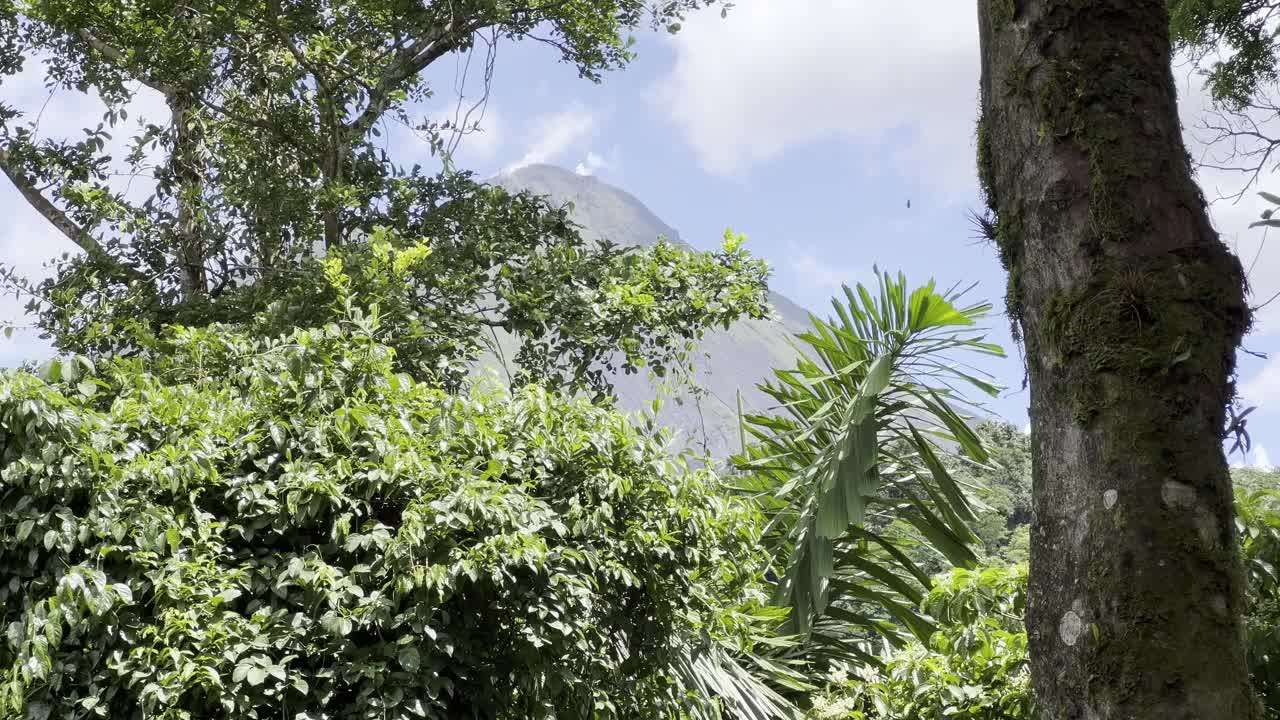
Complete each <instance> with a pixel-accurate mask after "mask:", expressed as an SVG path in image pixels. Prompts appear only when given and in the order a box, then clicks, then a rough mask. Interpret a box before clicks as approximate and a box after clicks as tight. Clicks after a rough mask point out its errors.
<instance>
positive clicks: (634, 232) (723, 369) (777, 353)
mask: <svg viewBox="0 0 1280 720" xmlns="http://www.w3.org/2000/svg"><path fill="white" fill-rule="evenodd" d="M493 182H495V183H497V184H499V185H502V186H504V187H507V188H509V189H527V190H531V191H533V192H535V193H538V194H540V195H546V196H549V197H550V198H552V199H553V200H554V201H555V202H557V203H566V202H569V203H573V208H574V209H573V216H574V219H575V220H576V222H578V223H579V224H580V225H582V226H583V228H584V233H585V234H586V236H587V237H589V238H606V239H608V240H611V241H613V242H615V243H618V244H622V245H648V244H651V243H653V242H655V241H656V240H657V239H658V238H659V237H666V238H667V239H668V240H670V241H672V242H682V240H681V238H680V233H679V232H677V231H676V230H675V229H674V228H672V227H671V226H669V225H667V224H666V223H664V222H663V221H662V220H661V219H660V218H659V217H658V216H657V215H655V214H653V212H652V211H650V210H649V209H648V208H647V207H645V206H644V204H643V203H641V202H640V201H639V200H638V199H636V198H635V197H634V196H632V195H630V194H628V193H627V192H625V191H623V190H621V189H619V188H616V187H614V186H612V185H609V184H608V183H605V182H602V181H601V180H598V179H596V178H594V177H591V176H582V175H577V174H575V173H573V172H570V171H568V170H565V169H562V168H558V167H553V166H550V165H530V166H528V167H525V168H522V169H520V170H517V171H515V172H514V173H510V174H505V175H502V176H500V177H498V178H496V179H495V180H494V181H493ZM771 300H772V302H773V305H774V308H775V310H776V313H777V316H778V317H777V319H776V320H750V321H743V322H740V323H738V324H737V325H735V326H733V327H732V328H730V329H729V330H727V331H715V332H711V333H708V334H707V336H706V338H705V339H704V341H703V343H702V346H701V348H700V354H704V355H706V357H699V359H698V362H697V365H698V367H697V377H698V379H699V382H700V384H701V386H702V387H703V388H704V389H705V390H706V391H707V394H706V396H705V397H704V398H703V399H702V401H701V413H699V407H698V406H697V404H695V403H694V402H692V400H691V399H690V398H689V397H684V396H681V397H676V398H672V399H669V400H667V401H666V403H665V405H664V408H663V411H662V413H661V414H660V416H659V419H660V421H662V422H663V423H664V424H666V425H667V426H668V427H671V428H673V429H675V430H676V431H677V433H678V438H679V440H680V441H681V442H682V443H683V444H685V445H687V446H690V447H694V448H696V449H701V448H702V447H703V442H704V440H703V438H704V435H705V444H706V448H707V449H708V450H709V451H710V453H711V455H712V456H713V457H715V458H721V459H722V458H725V457H728V456H729V455H731V454H733V453H734V452H736V451H737V450H738V429H737V400H736V396H737V392H738V391H739V390H741V391H742V397H743V404H744V405H745V407H746V409H747V410H748V411H753V410H755V411H760V410H764V409H765V408H767V407H768V405H767V403H768V399H767V398H766V397H765V396H764V395H763V394H762V393H760V392H759V391H758V390H756V388H755V386H756V384H757V383H759V382H761V381H763V380H764V379H766V378H767V377H768V376H769V374H770V371H771V370H772V368H774V367H779V366H789V365H790V364H791V363H792V362H793V359H794V357H795V351H794V349H793V348H792V346H791V344H790V342H789V338H790V336H791V335H792V334H794V333H795V332H797V331H799V330H801V329H803V328H804V327H805V326H806V325H807V324H808V314H807V313H806V312H805V310H803V309H802V308H801V307H800V306H799V305H797V304H795V303H794V302H792V301H791V300H789V299H787V298H786V297H784V296H782V295H778V294H777V293H772V294H771ZM615 387H616V388H617V391H618V395H619V399H620V400H621V403H622V405H623V407H624V408H626V409H628V410H637V409H640V408H642V407H647V406H648V404H649V402H650V401H651V400H652V399H653V397H654V395H655V388H654V387H653V385H652V384H650V383H649V382H648V381H647V380H646V379H645V378H643V377H638V376H634V375H633V376H619V377H617V378H615ZM704 427H705V432H704Z"/></svg>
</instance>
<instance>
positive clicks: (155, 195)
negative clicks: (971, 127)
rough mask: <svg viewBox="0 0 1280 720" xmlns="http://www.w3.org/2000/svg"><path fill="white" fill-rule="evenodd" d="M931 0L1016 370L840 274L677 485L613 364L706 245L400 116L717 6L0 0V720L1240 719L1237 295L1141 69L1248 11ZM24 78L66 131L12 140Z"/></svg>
mask: <svg viewBox="0 0 1280 720" xmlns="http://www.w3.org/2000/svg"><path fill="white" fill-rule="evenodd" d="M977 5H978V10H979V14H980V18H981V21H980V25H981V32H982V54H983V59H984V63H983V68H984V76H983V83H982V87H981V88H980V91H981V94H982V98H983V100H982V114H981V117H980V118H979V122H978V130H977V149H978V157H977V165H978V174H979V176H980V178H981V181H982V184H983V193H984V199H985V201H986V203H987V205H988V207H987V209H986V211H985V212H983V213H980V214H979V218H978V219H979V226H980V227H981V228H982V229H983V231H984V233H985V235H986V236H987V237H986V240H987V241H989V242H990V243H991V244H992V245H993V246H994V247H995V248H996V249H997V251H998V253H999V255H1000V259H1001V261H1002V263H1003V266H1004V268H1005V270H1006V271H1007V273H1008V294H1007V297H1006V298H1005V301H1006V304H1005V307H1003V308H1000V310H1005V311H1007V314H1008V316H1009V318H1010V319H1011V320H1012V321H1013V323H1014V324H1015V328H1016V330H1017V332H1016V337H1017V340H1018V343H1019V345H1018V347H1017V348H1016V349H1015V348H1008V350H1009V352H1008V353H1007V356H1006V349H1005V348H1002V347H999V346H997V345H996V344H993V343H992V342H991V340H990V339H989V337H988V332H987V331H986V330H985V329H984V328H987V327H989V326H990V325H991V323H992V321H995V322H1003V319H1002V318H1001V317H1000V312H999V311H998V310H997V309H996V308H995V306H994V305H993V304H991V303H989V302H986V301H984V300H982V299H978V298H974V297H972V294H973V293H972V291H971V290H968V291H967V290H964V289H963V288H941V287H939V286H937V285H935V283H933V282H929V281H915V282H913V281H911V280H909V279H908V278H907V277H906V276H905V275H903V274H901V273H896V272H882V271H879V270H877V271H876V274H875V279H874V281H870V282H866V283H864V284H857V283H852V282H851V283H850V285H849V286H846V287H845V288H844V289H843V292H842V293H841V294H839V295H838V296H837V297H835V298H833V299H832V301H831V305H830V308H828V309H826V310H825V311H824V312H823V313H822V314H821V315H814V316H811V318H810V321H809V324H808V326H807V327H806V328H805V329H804V331H803V332H800V333H799V334H797V335H796V336H795V338H794V343H795V347H796V350H797V353H796V356H795V360H794V362H791V363H789V364H785V365H782V366H780V367H778V368H776V369H775V370H774V373H773V375H772V377H771V378H770V379H769V380H768V381H767V382H765V383H764V384H763V385H762V387H761V388H760V389H761V391H762V392H763V394H764V395H765V396H767V397H768V398H769V399H770V400H771V403H770V407H769V409H768V410H767V411H749V412H748V411H744V412H742V413H741V414H740V416H739V418H738V431H739V433H740V436H741V443H740V447H739V452H738V453H737V454H735V455H734V456H733V457H732V458H728V459H727V460H725V461H724V462H712V461H709V459H708V458H705V457H701V456H699V455H698V454H697V453H696V452H695V451H693V450H686V449H683V448H682V447H681V446H679V445H677V444H676V443H674V442H672V436H671V434H670V433H669V432H668V431H667V430H666V429H664V428H663V427H661V425H660V423H659V422H657V420H656V417H655V415H654V413H652V412H641V413H630V412H624V411H623V410H622V409H621V408H620V407H619V405H618V403H617V402H616V398H615V387H614V384H615V382H617V379H618V378H619V377H625V376H627V375H636V374H641V375H646V376H650V377H654V378H671V379H672V381H673V382H674V383H676V384H679V383H681V382H690V381H689V378H690V377H691V375H690V368H692V367H694V366H695V365H696V363H697V362H698V358H699V355H698V352H697V349H698V346H699V342H700V341H702V340H703V339H704V338H705V337H706V336H707V335H708V334H709V333H711V332H714V331H716V330H720V329H725V328H730V327H732V326H734V324H735V323H738V322H743V321H758V320H765V319H768V318H770V317H771V316H772V313H773V310H772V309H771V307H770V295H769V289H768V285H767V282H768V279H769V276H770V270H769V267H768V266H767V265H766V263H765V262H763V261H762V260H760V259H759V258H757V257H755V256H753V255H752V254H751V253H750V252H749V251H748V244H747V243H745V242H744V240H745V239H744V237H743V236H741V235H738V234H735V233H733V232H731V231H726V233H725V235H724V237H723V240H722V241H720V242H718V243H717V245H716V247H715V248H714V249H711V250H696V249H693V248H691V247H690V246H688V245H685V244H682V243H678V242H669V241H666V240H662V241H658V242H655V243H653V244H650V245H645V246H642V247H631V246H626V247H623V246H619V245H615V244H613V243H611V242H609V241H608V239H599V238H594V237H589V236H588V235H587V234H586V233H584V232H583V231H582V228H580V227H579V226H577V225H576V224H575V222H574V220H573V216H572V213H571V208H568V207H564V206H560V205H557V204H555V203H553V202H551V201H549V200H548V199H547V198H545V197H540V196H538V195H536V194H534V193H530V192H524V191H517V190H510V189H505V188H503V187H500V186H499V185H496V184H490V183H488V182H485V181H483V180H482V179H480V178H477V177H476V176H475V175H473V174H472V173H470V172H468V171H467V170H466V169H464V168H458V167H455V166H454V165H453V163H452V160H451V150H452V145H451V142H452V140H451V138H455V137H456V136H455V135H452V134H451V132H452V131H453V130H456V129H457V128H455V127H451V126H449V124H448V123H432V122H427V123H425V124H423V123H421V121H420V120H419V119H416V118H414V117H413V116H412V115H411V112H412V107H413V103H414V102H416V101H418V100H421V99H422V98H425V97H428V96H429V95H430V94H431V92H432V91H433V88H432V87H431V86H430V84H429V83H428V82H427V81H426V80H425V77H426V76H425V74H424V73H426V72H427V71H428V70H429V69H430V68H431V66H432V65H433V63H437V62H438V61H440V59H441V58H446V57H451V56H453V55H456V54H458V53H464V52H467V51H469V50H471V49H473V48H474V47H475V45H476V43H477V42H479V40H478V38H480V37H482V35H483V36H485V37H502V38H505V39H508V40H512V41H531V40H530V38H533V39H537V40H539V41H542V42H545V43H548V44H549V45H550V46H552V47H554V48H555V50H556V51H557V52H558V53H559V55H560V57H561V59H562V60H563V61H564V62H565V63H566V64H567V65H569V66H570V67H572V68H573V69H574V70H576V71H577V72H578V73H579V74H581V75H582V76H584V77H586V78H588V79H592V80H605V75H606V74H607V73H608V72H610V71H614V70H619V69H622V68H623V67H624V66H626V65H627V64H628V62H629V61H630V60H631V59H632V54H631V50H630V47H631V46H630V44H629V43H628V42H627V38H628V37H629V35H630V34H631V33H633V32H640V31H645V30H647V29H650V28H653V29H659V30H664V31H667V32H671V33H677V32H679V31H680V29H681V22H682V21H683V20H684V19H685V18H686V16H687V15H689V14H692V13H707V12H716V11H717V10H718V11H720V12H722V13H725V14H727V15H729V16H732V13H733V8H732V3H723V2H721V3H716V2H714V0H673V1H671V2H661V3H646V2H643V0H556V1H554V2H547V1H543V0H453V1H452V2H434V1H433V2H420V1H419V0H390V1H388V0H377V1H376V2H375V1H371V0H219V1H218V2H212V1H206V0H193V1H189V2H185V3H178V2H172V1H171V0H133V1H132V2H123V3H122V2H115V1H114V0H0V170H3V173H4V175H5V176H6V178H7V182H8V183H9V184H10V185H11V186H12V188H13V190H14V191H16V193H17V195H19V196H21V198H22V199H23V201H24V202H26V203H27V204H29V205H30V206H31V208H32V209H33V210H34V211H35V212H37V213H38V214H39V216H40V217H41V218H42V219H43V220H44V221H46V222H47V223H48V225H49V227H50V228H52V229H53V230H54V231H56V232H57V233H59V234H60V235H61V236H63V237H64V238H65V239H67V240H68V241H70V242H72V243H74V245H75V246H77V247H78V248H79V251H78V252H76V253H72V254H68V255H67V256H65V257H63V258H61V259H60V260H58V261H56V263H55V265H54V266H53V268H52V272H51V273H50V274H48V275H47V276H45V277H42V278H28V277H26V276H24V275H23V274H22V273H20V272H18V271H16V270H15V269H13V268H12V267H6V268H5V269H4V270H3V272H0V280H3V283H4V287H5V290H6V292H10V293H16V294H17V295H19V296H20V297H21V298H22V299H23V302H24V303H25V304H26V310H27V312H28V316H29V318H30V319H31V322H32V323H34V325H35V326H36V327H37V328H38V329H39V331H40V332H41V333H43V334H44V336H45V337H46V338H48V339H49V340H50V341H51V342H52V345H53V347H54V348H55V351H56V355H55V356H54V357H52V358H46V359H42V360H39V361H33V362H31V363H28V364H26V365H25V366H23V367H20V368H12V369H7V370H4V371H0V632H2V633H3V638H0V720H19V719H29V720H50V719H55V718H56V719H58V720H62V719H66V720H72V719H76V720H79V719H80V718H110V719H111V720H117V719H119V720H131V719H137V720H142V719H143V718H148V719H164V720H205V719H213V718H245V719H253V718H262V719H263V720H266V719H268V718H289V719H292V720H322V719H331V720H355V719H357V718H359V719H364V720H391V719H396V720H409V719H411V718H440V719H445V718H477V719H494V720H517V719H526V718H529V719H533V718H561V719H566V720H578V719H582V720H585V719H587V718H601V719H608V718H618V719H620V720H635V719H640V720H643V719H648V718H654V719H658V718H664V719H666V718H669V719H672V720H677V719H679V720H686V719H687V720H702V719H711V718H725V719H735V720H769V719H770V718H810V719H822V720H838V719H839V720H844V719H859V720H871V719H876V720H935V719H936V720H941V719H943V718H973V719H975V720H1024V719H1025V720H1031V719H1032V718H1047V719H1050V720H1065V719H1066V718H1072V719H1074V718H1089V719H1090V720H1092V719H1094V718H1099V719H1110V718H1117V719H1118V718H1130V717H1138V715H1134V714H1132V712H1133V708H1137V707H1147V708H1154V709H1156V710H1159V711H1160V712H1161V713H1166V714H1159V715H1158V716H1159V717H1168V718H1174V719H1175V720H1177V719H1181V718H1188V719H1189V718H1193V717H1194V718H1198V719H1200V720H1205V719H1206V718H1215V719H1216V718H1223V719H1224V720H1226V719H1229V720H1254V719H1256V718H1264V717H1265V718H1270V717H1280V570H1277V568H1278V567H1280V473H1275V472H1268V471H1265V470H1261V469H1236V470H1229V469H1228V464H1227V460H1228V458H1227V455H1226V450H1227V449H1229V444H1228V446H1225V447H1224V444H1223V443H1224V438H1228V439H1239V440H1241V441H1242V442H1243V441H1246V438H1247V436H1246V435H1244V432H1245V430H1244V428H1245V426H1244V425H1243V424H1242V423H1240V422H1237V423H1235V424H1234V425H1231V430H1233V432H1228V429H1227V428H1228V425H1229V424H1230V423H1229V421H1230V419H1231V418H1236V417H1237V415H1238V414H1245V415H1247V411H1245V409H1243V408H1238V407H1237V405H1236V397H1235V395H1234V390H1233V382H1234V357H1235V352H1236V350H1237V348H1238V347H1239V344H1240V342H1241V339H1242V337H1243V335H1244V333H1245V332H1246V331H1247V329H1248V327H1249V323H1250V313H1251V308H1250V307H1249V306H1248V304H1247V303H1246V301H1245V295H1244V291H1245V289H1244V281H1243V275H1242V270H1241V266H1240V263H1239V261H1238V260H1237V259H1236V258H1235V256H1234V255H1233V254H1231V253H1230V252H1229V251H1228V250H1227V248H1226V246H1225V245H1224V244H1223V243H1222V242H1220V241H1219V239H1218V236H1217V234H1216V232H1214V231H1213V229H1212V227H1211V225H1210V224H1209V222H1208V219H1207V215H1206V214H1205V203H1204V198H1203V197H1202V195H1201V193H1200V190H1199V189H1198V187H1197V186H1196V184H1195V182H1194V180H1193V175H1192V168H1191V166H1190V163H1189V161H1188V160H1187V159H1186V152H1185V149H1184V148H1183V146H1182V139H1181V135H1180V134H1179V129H1178V118H1177V114H1176V102H1175V101H1176V95H1175V93H1174V87H1173V82H1172V77H1171V74H1170V71H1169V67H1170V61H1171V58H1172V54H1173V52H1174V51H1175V49H1178V50H1179V51H1181V52H1184V53H1191V54H1194V55H1195V56H1196V57H1197V58H1199V61H1200V62H1202V63H1203V67H1204V68H1205V69H1206V70H1207V71H1208V72H1209V73H1210V79H1211V81H1212V87H1213V88H1214V93H1215V98H1216V100H1217V101H1218V102H1220V103H1221V104H1222V106H1223V107H1224V108H1228V109H1234V110H1242V108H1247V107H1249V106H1250V105H1251V104H1253V105H1255V106H1256V105H1257V104H1259V103H1261V102H1263V100H1261V99H1260V98H1261V97H1262V95H1261V93H1262V92H1263V90H1265V89H1266V88H1269V87H1271V86H1272V85H1273V84H1274V83H1275V81H1276V69H1275V57H1276V47H1275V42H1276V40H1275V38H1276V35H1275V34H1274V33H1271V32H1270V31H1269V30H1266V31H1264V29H1266V28H1269V27H1270V26H1269V25H1267V24H1266V22H1265V20H1266V18H1265V17H1263V16H1265V15H1266V13H1269V12H1272V11H1274V9H1275V8H1274V7H1272V5H1271V4H1269V3H1241V2H1234V3H1233V2H1225V3H1223V2H1210V1H1209V0H1174V1H1173V2H1166V1H1165V0H1052V1H1050V0H1043V1H1042V2H1030V3H1022V2H1008V1H1007V0H979V2H978V3H977ZM1218 46H1231V47H1232V48H1234V50H1235V52H1234V54H1231V55H1230V56H1229V57H1228V60H1227V61H1226V62H1219V61H1218V60H1216V59H1215V57H1216V56H1214V55H1212V54H1210V52H1209V49H1210V48H1211V47H1218ZM32 67H36V68H40V69H41V72H43V75H44V78H45V81H46V82H47V84H48V86H49V87H51V88H55V89H57V90H58V91H60V92H65V93H79V94H84V95H86V96H91V97H92V98H94V99H95V100H96V101H97V102H100V103H101V105H102V107H103V108H104V109H105V114H104V115H103V120H102V122H101V124H99V122H98V118H97V117H86V118H85V119H84V124H86V125H88V126H89V127H87V128H86V130H85V133H84V135H83V136H82V137H79V138H73V139H50V138H48V137H45V136H42V135H40V134H39V133H37V132H36V126H37V125H38V123H39V113H40V108H39V107H25V106H20V105H10V104H6V103H5V101H4V96H3V94H2V91H3V87H4V86H3V82H4V80H5V79H6V78H8V77H12V76H16V75H17V74H18V73H19V72H29V71H30V69H31V68H32ZM605 81H607V80H605ZM978 91H979V88H975V92H978ZM142 95H145V96H147V97H150V98H153V99H156V100H157V102H160V103H161V104H162V105H163V106H164V108H165V116H166V117H167V121H166V122H148V123H146V124H136V123H135V124H131V123H129V122H128V111H127V108H128V107H129V106H130V103H132V102H133V101H135V100H136V99H137V98H138V97H140V96H142ZM1135 108H1137V110H1136V111H1135ZM389 121H395V122H400V123H404V124H410V125H415V126H417V127H416V129H417V131H419V132H420V133H422V134H424V135H425V136H427V137H430V138H431V139H432V142H433V144H434V145H433V146H434V147H435V148H436V150H437V151H438V152H439V153H440V154H441V155H442V156H443V157H444V158H445V160H446V162H445V163H444V166H445V167H444V169H443V171H441V172H439V173H436V172H428V171H426V170H424V169H423V168H421V167H403V166H401V165H399V164H398V163H397V162H396V160H395V159H394V158H393V157H391V156H390V155H389V154H388V153H387V152H386V150H385V148H384V146H383V145H382V144H381V143H380V142H379V141H378V140H377V138H378V137H379V136H380V134H381V130H380V128H381V127H383V123H385V122H389ZM122 137H123V138H124V147H125V153H124V154H123V155H120V154H116V155H114V156H113V155H112V154H111V153H110V152H109V151H108V149H107V145H108V142H109V141H110V142H119V141H120V140H121V138H122ZM1064 168H1065V169H1064ZM126 175H132V176H137V175H146V176H148V177H150V178H151V179H152V181H151V182H150V183H149V184H147V186H146V188H145V189H144V190H141V191H140V190H139V189H138V188H137V187H133V186H129V187H123V186H122V185H121V184H120V182H119V178H120V177H122V176H126ZM7 189H8V188H6V190H7ZM4 260H5V259H4V258H0V261H4ZM499 337H501V338H502V340H501V341H500V340H499ZM503 348H506V349H508V350H511V349H514V350H511V351H512V352H513V354H512V355H511V356H510V357H506V358H504V361H505V362H504V366H503V367H504V370H505V373H504V374H503V375H502V377H501V379H500V381H499V382H496V383H494V382H485V381H483V380H482V377H483V376H485V373H483V372H482V371H481V368H482V367H483V366H484V365H485V363H487V362H489V360H490V359H491V358H492V356H493V355H495V354H497V353H500V352H502V351H503ZM977 358H981V359H984V360H998V361H1000V362H1008V363H1017V362H1022V363H1024V365H1025V369H1026V375H1027V378H1028V381H1029V384H1030V389H1031V396H1030V397H1031V425H1030V428H1029V431H1024V429H1023V428H1019V427H1015V426H1013V425H1010V424H1008V423H1005V422H1003V421H1000V420H999V419H996V418H992V417H991V416H990V415H989V413H988V412H987V411H986V410H985V408H984V405H983V401H984V399H987V398H991V397H994V396H996V395H998V394H999V393H1000V392H1001V391H1002V390H1003V388H1001V387H998V386H997V384H995V382H994V381H993V380H991V379H990V378H989V377H987V376H986V375H985V374H984V373H982V372H981V371H979V370H975V369H972V367H971V365H970V362H971V361H973V360H974V359H977ZM660 401H661V399H660V398H659V399H656V400H655V402H660ZM1156 568H1160V569H1159V570H1156ZM1081 587H1087V592H1086V591H1084V590H1079V589H1078V588H1081ZM1073 593H1074V594H1073ZM1117 608H1118V609H1117ZM1154 619H1159V620H1160V621H1161V622H1162V623H1164V627H1166V628H1167V631H1166V632H1165V633H1164V634H1163V635H1161V634H1158V633H1157V634H1156V635H1159V637H1155V638H1153V637H1152V636H1151V634H1150V633H1147V634H1142V633H1138V634H1134V632H1133V629H1134V628H1140V627H1146V626H1147V625H1149V624H1150V623H1151V622H1153V621H1154ZM1189 648H1191V649H1194V650H1195V653H1198V654H1193V653H1192V652H1191V650H1189ZM1206 698H1213V699H1214V702H1216V703H1218V704H1217V705H1214V706H1212V707H1211V706H1210V705H1209V704H1208V703H1209V700H1207V699H1206ZM1166 707H1167V712H1166ZM1206 708H1210V709H1208V710H1206ZM1154 711H1155V710H1153V712H1154ZM1155 716H1156V715H1150V717H1155Z"/></svg>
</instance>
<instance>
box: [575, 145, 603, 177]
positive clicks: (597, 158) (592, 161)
mask: <svg viewBox="0 0 1280 720" xmlns="http://www.w3.org/2000/svg"><path fill="white" fill-rule="evenodd" d="M607 167H609V161H608V160H605V159H604V157H603V156H602V155H600V153H597V152H594V151H589V152H588V153H587V156H586V157H585V158H583V159H582V162H580V163H578V165H577V167H575V168H574V169H573V171H574V172H576V173H577V174H579V175H595V174H596V173H598V172H600V171H601V170H603V169H605V168H607Z"/></svg>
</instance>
